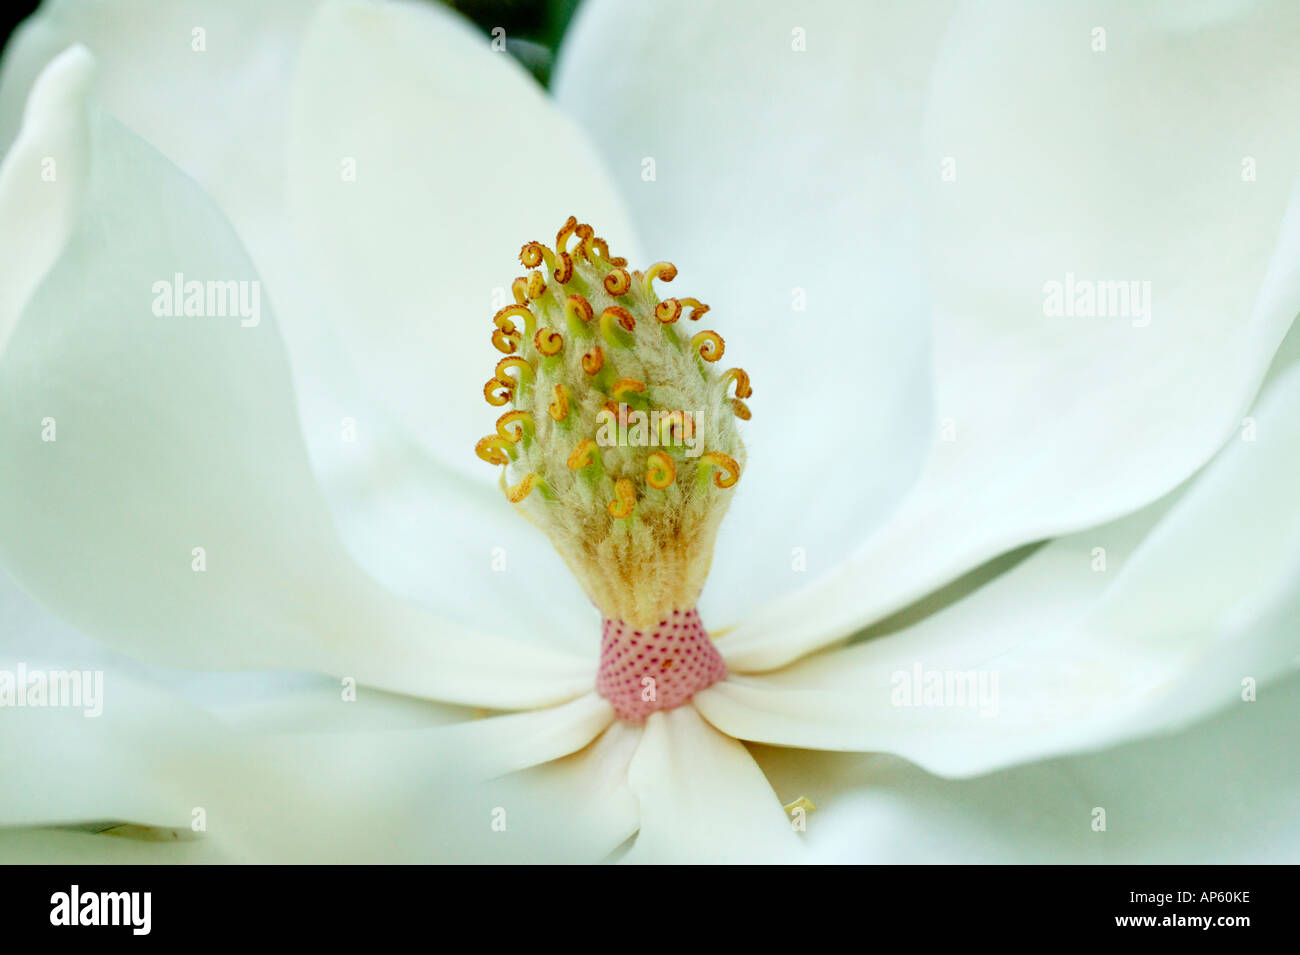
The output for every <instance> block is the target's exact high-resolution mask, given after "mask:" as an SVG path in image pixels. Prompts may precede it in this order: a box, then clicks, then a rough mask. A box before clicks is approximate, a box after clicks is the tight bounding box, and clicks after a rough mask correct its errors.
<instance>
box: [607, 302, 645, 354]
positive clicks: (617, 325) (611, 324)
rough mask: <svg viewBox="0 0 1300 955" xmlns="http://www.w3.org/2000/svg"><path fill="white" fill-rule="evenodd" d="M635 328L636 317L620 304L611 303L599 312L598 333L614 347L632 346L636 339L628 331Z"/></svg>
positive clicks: (634, 344)
mask: <svg viewBox="0 0 1300 955" xmlns="http://www.w3.org/2000/svg"><path fill="white" fill-rule="evenodd" d="M634 328H636V319H635V318H633V317H632V313H631V312H629V311H628V310H627V309H625V308H623V307H622V306H621V305H611V306H610V307H609V308H607V309H605V310H604V311H603V312H601V313H600V334H601V337H602V338H604V339H605V341H607V342H609V344H610V345H611V346H612V347H614V348H634V347H635V346H636V339H635V338H633V337H632V336H631V335H630V334H627V333H628V332H631V331H632V329H634Z"/></svg>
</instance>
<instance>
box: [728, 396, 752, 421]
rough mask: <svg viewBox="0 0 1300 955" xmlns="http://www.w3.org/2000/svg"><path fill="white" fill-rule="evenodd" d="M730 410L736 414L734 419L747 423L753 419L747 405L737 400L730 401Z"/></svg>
mask: <svg viewBox="0 0 1300 955" xmlns="http://www.w3.org/2000/svg"><path fill="white" fill-rule="evenodd" d="M731 410H732V411H734V412H735V413H736V417H737V418H739V419H740V420H741V421H748V420H749V419H750V418H752V417H754V416H753V414H752V413H751V412H750V410H749V405H747V404H745V403H744V402H743V401H741V400H740V399H739V398H732V399H731Z"/></svg>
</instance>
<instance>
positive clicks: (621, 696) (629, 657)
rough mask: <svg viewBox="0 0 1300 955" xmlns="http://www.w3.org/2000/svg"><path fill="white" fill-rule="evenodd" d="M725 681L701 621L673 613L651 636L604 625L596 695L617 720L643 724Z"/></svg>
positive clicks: (618, 624) (724, 672) (647, 632)
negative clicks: (661, 712) (658, 713)
mask: <svg viewBox="0 0 1300 955" xmlns="http://www.w3.org/2000/svg"><path fill="white" fill-rule="evenodd" d="M726 675H727V665H726V664H725V663H723V662H722V657H721V656H720V655H719V654H718V651H717V649H716V648H714V646H713V641H712V640H710V639H709V635H708V633H707V632H706V631H705V629H704V625H703V624H701V623H700V615H699V614H698V613H697V612H696V611H695V610H694V608H692V609H691V610H674V611H673V612H672V615H671V616H670V617H669V618H668V619H666V620H661V621H660V622H659V625H658V626H657V627H655V628H654V629H653V630H633V629H632V628H631V627H630V626H628V625H627V624H625V623H623V622H622V621H621V620H608V619H607V620H606V621H605V628H604V633H603V635H602V637H601V641H600V671H599V672H598V673H597V674H596V692H598V693H599V694H600V695H601V696H603V697H604V698H605V699H607V700H609V702H610V703H612V704H613V706H614V712H615V713H617V714H618V717H619V719H623V720H631V721H633V722H636V723H640V722H641V721H643V720H644V719H645V718H646V717H647V716H649V715H650V714H651V713H653V712H654V711H655V710H671V709H673V707H677V706H681V705H682V704H683V703H685V702H686V701H687V700H689V699H690V698H691V697H692V696H694V695H695V694H696V693H698V692H699V691H700V690H703V689H706V688H707V687H710V686H713V684H715V683H717V682H718V681H719V680H721V679H722V678H723V677H725V676H726Z"/></svg>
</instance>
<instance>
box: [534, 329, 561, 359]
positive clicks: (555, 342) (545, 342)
mask: <svg viewBox="0 0 1300 955" xmlns="http://www.w3.org/2000/svg"><path fill="white" fill-rule="evenodd" d="M533 344H534V345H536V346H537V350H538V351H539V352H541V353H542V354H543V355H545V356H546V357H547V358H552V357H554V356H555V355H558V354H559V353H560V352H561V351H563V350H564V336H563V335H561V334H560V333H559V332H557V331H552V330H551V329H549V328H539V329H538V330H537V334H536V335H534V336H533Z"/></svg>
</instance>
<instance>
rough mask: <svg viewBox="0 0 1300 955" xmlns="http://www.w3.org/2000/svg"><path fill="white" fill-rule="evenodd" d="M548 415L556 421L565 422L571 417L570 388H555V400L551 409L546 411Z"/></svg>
mask: <svg viewBox="0 0 1300 955" xmlns="http://www.w3.org/2000/svg"><path fill="white" fill-rule="evenodd" d="M546 413H547V414H549V415H550V416H551V417H552V418H553V419H555V420H556V421H563V420H564V419H565V418H567V417H568V416H569V389H568V388H566V387H564V385H556V386H555V400H554V401H552V402H551V405H550V407H549V408H547V409H546Z"/></svg>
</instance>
